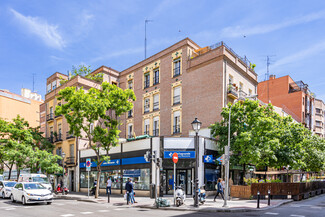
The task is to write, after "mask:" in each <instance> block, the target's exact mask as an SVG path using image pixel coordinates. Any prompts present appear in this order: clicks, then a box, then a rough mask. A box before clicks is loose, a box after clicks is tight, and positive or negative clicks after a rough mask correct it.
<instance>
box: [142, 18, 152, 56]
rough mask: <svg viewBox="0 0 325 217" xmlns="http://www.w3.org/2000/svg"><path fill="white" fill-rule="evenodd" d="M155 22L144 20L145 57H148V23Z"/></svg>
mask: <svg viewBox="0 0 325 217" xmlns="http://www.w3.org/2000/svg"><path fill="white" fill-rule="evenodd" d="M149 22H153V20H147V19H145V20H144V59H147V23H149Z"/></svg>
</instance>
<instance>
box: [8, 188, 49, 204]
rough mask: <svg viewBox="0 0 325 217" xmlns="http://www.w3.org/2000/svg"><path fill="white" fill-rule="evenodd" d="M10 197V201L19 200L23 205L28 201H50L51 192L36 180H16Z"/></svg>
mask: <svg viewBox="0 0 325 217" xmlns="http://www.w3.org/2000/svg"><path fill="white" fill-rule="evenodd" d="M10 199H11V201H12V202H16V201H20V202H22V204H23V205H26V204H28V203H42V202H45V203H47V204H51V203H52V199H53V194H52V192H51V191H50V190H48V189H47V188H46V187H44V186H43V185H41V184H40V183H38V182H18V183H16V185H15V187H13V188H12V191H11V195H10Z"/></svg>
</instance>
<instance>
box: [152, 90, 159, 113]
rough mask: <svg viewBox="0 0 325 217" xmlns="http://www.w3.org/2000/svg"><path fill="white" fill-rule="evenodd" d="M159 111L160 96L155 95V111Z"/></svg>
mask: <svg viewBox="0 0 325 217" xmlns="http://www.w3.org/2000/svg"><path fill="white" fill-rule="evenodd" d="M158 109H159V94H155V95H153V110H154V111H155V110H158Z"/></svg>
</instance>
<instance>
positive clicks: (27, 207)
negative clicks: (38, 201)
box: [24, 206, 32, 209]
mask: <svg viewBox="0 0 325 217" xmlns="http://www.w3.org/2000/svg"><path fill="white" fill-rule="evenodd" d="M30 208H32V207H31V206H24V209H30Z"/></svg>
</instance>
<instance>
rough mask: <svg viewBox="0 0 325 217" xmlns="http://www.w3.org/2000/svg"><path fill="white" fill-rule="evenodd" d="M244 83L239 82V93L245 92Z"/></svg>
mask: <svg viewBox="0 0 325 217" xmlns="http://www.w3.org/2000/svg"><path fill="white" fill-rule="evenodd" d="M243 86H244V85H243V83H241V82H239V91H242V90H243Z"/></svg>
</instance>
